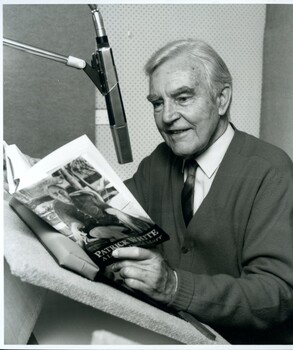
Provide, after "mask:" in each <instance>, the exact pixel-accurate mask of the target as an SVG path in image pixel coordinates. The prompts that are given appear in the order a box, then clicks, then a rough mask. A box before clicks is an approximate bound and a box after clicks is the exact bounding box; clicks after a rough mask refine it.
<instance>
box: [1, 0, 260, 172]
mask: <svg viewBox="0 0 293 350" xmlns="http://www.w3.org/2000/svg"><path fill="white" fill-rule="evenodd" d="M99 9H100V11H101V13H102V16H103V18H104V23H105V28H106V31H107V34H108V38H109V41H110V44H111V46H112V49H113V53H114V58H115V62H116V67H117V71H118V76H119V82H120V87H121V91H122V96H123V101H124V107H125V111H126V116H127V121H128V126H129V133H130V138H131V143H132V150H133V156H134V162H133V163H129V164H125V165H119V164H118V163H117V159H116V154H115V151H114V146H113V142H112V136H111V133H110V129H109V126H108V125H107V118H105V117H104V115H105V113H104V109H105V103H104V98H103V97H102V96H101V95H100V94H99V93H98V92H97V91H96V92H95V87H94V86H93V85H92V83H91V82H90V80H89V79H88V77H87V76H86V75H85V74H84V73H83V72H80V71H77V70H75V69H72V68H68V67H66V66H63V65H61V64H58V63H55V62H52V61H48V60H46V59H40V58H38V57H34V56H32V57H30V58H28V55H27V54H23V53H21V52H17V51H15V50H13V49H9V48H4V50H3V55H4V66H3V72H4V136H5V138H6V139H7V142H9V143H11V142H16V143H17V144H19V145H20V147H21V148H22V149H23V151H24V152H26V153H29V154H31V155H33V156H37V157H40V156H43V155H44V154H46V153H47V152H48V151H50V150H52V149H54V148H55V147H58V146H60V145H61V144H63V143H64V142H66V141H69V139H72V138H74V137H77V136H79V135H81V134H84V133H86V134H88V135H89V136H90V137H91V138H92V139H94V134H95V142H96V145H97V146H98V148H99V149H100V151H101V152H102V153H103V155H104V156H105V157H106V158H107V159H108V160H109V162H110V164H111V165H112V166H113V167H114V169H115V170H116V171H117V173H118V174H119V175H120V176H121V177H122V178H123V179H126V178H128V177H130V176H131V175H132V174H133V173H134V171H135V170H136V168H137V166H138V164H139V162H140V161H141V160H142V158H144V157H145V156H146V155H148V154H149V153H150V152H151V151H152V150H153V149H154V148H155V147H156V145H157V144H159V143H160V142H161V141H162V139H161V136H160V135H159V133H158V132H157V130H156V126H155V123H154V119H153V111H152V106H151V105H150V104H149V102H147V100H146V96H147V94H148V80H147V78H146V77H145V74H144V72H143V67H144V64H145V62H146V60H147V59H148V58H149V57H150V55H151V54H152V53H153V52H154V51H155V50H156V49H158V48H159V47H160V46H162V45H164V44H165V43H166V42H168V41H171V40H174V39H180V38H186V37H195V38H201V39H203V40H205V41H207V42H208V43H209V44H211V45H212V46H213V47H214V48H215V49H216V50H217V51H218V53H219V54H220V55H221V56H222V57H223V59H224V60H225V61H226V63H227V65H228V67H229V69H230V71H231V73H232V76H233V79H234V81H233V84H234V85H233V90H234V95H233V102H232V109H231V119H232V121H233V122H234V124H235V125H236V127H238V128H239V129H241V130H244V131H247V132H249V133H251V134H253V135H256V136H259V123H260V105H261V85H262V49H263V34H264V24H265V12H266V5H265V4H260V5H258V4H225V5H223V4H221V5H220V4H207V5H205V4H143V5H142V4H101V5H99ZM3 33H4V36H7V37H9V38H11V39H16V40H19V41H22V42H27V43H29V44H31V45H35V46H39V47H42V48H45V49H47V50H52V51H55V52H59V53H62V54H68V55H69V54H70V55H73V56H76V57H80V58H83V59H85V60H87V61H88V62H89V60H90V58H91V54H92V52H93V49H94V47H95V33H94V28H93V23H92V19H91V15H90V12H89V9H88V6H87V5H86V4H84V5H18V6H17V11H16V7H15V6H14V5H5V6H4V8H3ZM94 94H96V95H94ZM95 108H96V127H95V126H94V119H95V116H94V114H95Z"/></svg>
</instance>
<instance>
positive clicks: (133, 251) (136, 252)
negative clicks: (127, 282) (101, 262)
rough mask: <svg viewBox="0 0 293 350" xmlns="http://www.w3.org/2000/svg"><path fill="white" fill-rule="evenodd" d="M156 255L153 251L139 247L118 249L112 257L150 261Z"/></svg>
mask: <svg viewBox="0 0 293 350" xmlns="http://www.w3.org/2000/svg"><path fill="white" fill-rule="evenodd" d="M153 255H154V253H153V252H152V251H151V250H148V249H144V248H139V247H125V248H118V249H116V250H114V251H113V253H112V256H113V257H114V258H116V259H133V260H146V259H150V258H151V257H152V256H153Z"/></svg>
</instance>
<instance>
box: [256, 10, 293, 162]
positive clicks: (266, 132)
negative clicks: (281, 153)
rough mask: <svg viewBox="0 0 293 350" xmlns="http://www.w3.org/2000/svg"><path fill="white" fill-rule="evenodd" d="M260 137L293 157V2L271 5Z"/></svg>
mask: <svg viewBox="0 0 293 350" xmlns="http://www.w3.org/2000/svg"><path fill="white" fill-rule="evenodd" d="M263 55H264V57H263V93H262V111H261V128H260V137H261V138H262V139H264V140H266V141H268V142H270V143H273V144H275V145H277V146H279V147H281V148H282V149H283V150H285V151H286V152H287V153H288V154H289V156H290V157H291V158H292V159H293V67H292V65H293V4H289V5H267V16H266V27H265V36H264V53H263Z"/></svg>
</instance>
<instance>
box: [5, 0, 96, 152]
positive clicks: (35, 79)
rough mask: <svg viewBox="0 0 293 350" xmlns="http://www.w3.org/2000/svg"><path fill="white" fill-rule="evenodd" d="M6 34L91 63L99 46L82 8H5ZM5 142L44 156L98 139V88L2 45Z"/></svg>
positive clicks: (54, 65) (66, 70) (79, 72)
mask: <svg viewBox="0 0 293 350" xmlns="http://www.w3.org/2000/svg"><path fill="white" fill-rule="evenodd" d="M3 36H4V37H5V38H8V39H12V40H16V41H19V42H22V43H26V44H29V45H32V46H36V47H39V48H42V49H45V50H48V51H53V52H56V53H59V54H61V55H64V56H66V57H67V56H69V55H71V56H75V57H78V58H82V59H84V60H86V61H88V62H90V60H91V55H92V52H93V51H94V48H95V30H94V25H93V22H92V17H91V13H90V10H89V8H88V6H87V5H86V4H84V5H4V6H3ZM3 83H4V84H3V104H4V118H3V119H4V130H3V131H4V139H5V141H6V142H7V143H9V144H11V143H15V144H17V145H18V146H19V148H20V149H21V150H22V151H23V152H24V153H26V154H30V155H31V156H34V157H43V156H45V155H47V154H48V153H49V152H51V151H53V150H54V149H56V148H58V147H60V146H61V145H63V144H64V143H66V142H68V141H71V140H73V139H74V138H76V137H78V136H80V135H82V134H87V135H88V136H89V137H90V138H91V139H92V140H93V141H94V135H95V87H94V85H93V83H92V82H91V81H90V80H89V78H88V77H87V76H86V74H85V73H84V72H83V71H82V70H77V69H74V68H69V67H67V66H66V65H65V64H61V63H57V62H54V61H51V60H48V59H46V58H40V57H37V56H34V55H31V54H27V53H24V52H21V51H18V50H15V49H12V48H9V47H6V46H4V47H3Z"/></svg>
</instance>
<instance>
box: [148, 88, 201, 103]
mask: <svg viewBox="0 0 293 350" xmlns="http://www.w3.org/2000/svg"><path fill="white" fill-rule="evenodd" d="M194 92H195V88H194V87H193V88H191V87H189V86H181V87H180V88H178V89H176V90H174V91H172V92H171V93H170V95H171V96H172V97H176V96H178V95H180V94H183V93H185V94H194ZM147 99H148V100H149V101H150V102H152V101H157V100H160V99H161V98H160V96H158V95H155V94H150V95H148V96H147Z"/></svg>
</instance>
